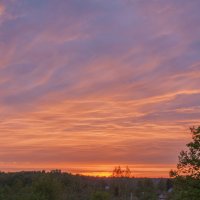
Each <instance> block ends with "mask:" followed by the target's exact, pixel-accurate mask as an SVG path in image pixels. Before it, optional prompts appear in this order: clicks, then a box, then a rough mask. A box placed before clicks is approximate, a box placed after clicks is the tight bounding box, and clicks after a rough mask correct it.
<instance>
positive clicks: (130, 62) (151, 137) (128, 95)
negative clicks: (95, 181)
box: [0, 0, 200, 177]
mask: <svg viewBox="0 0 200 200" xmlns="http://www.w3.org/2000/svg"><path fill="white" fill-rule="evenodd" d="M199 8H200V1H199V0H167V1H165V0H0V171H19V170H40V169H47V170H48V169H55V168H58V169H62V170H64V171H70V172H73V173H83V174H90V175H107V174H109V171H112V169H113V167H114V166H116V165H121V166H122V167H124V166H126V165H129V166H130V168H131V169H132V171H133V173H134V175H135V176H148V177H159V176H162V177H167V176H168V171H169V170H170V169H171V168H174V167H175V166H176V163H177V161H178V159H177V157H178V154H179V152H180V151H181V150H182V149H184V148H185V144H186V143H188V142H189V141H190V134H189V129H188V128H189V127H190V126H192V125H197V124H198V123H199V122H200V12H199Z"/></svg>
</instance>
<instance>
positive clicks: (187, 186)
mask: <svg viewBox="0 0 200 200" xmlns="http://www.w3.org/2000/svg"><path fill="white" fill-rule="evenodd" d="M190 130H191V134H192V141H191V142H190V143H188V144H187V147H188V149H187V150H185V151H181V152H180V155H179V162H178V164H177V170H175V171H171V172H170V176H171V177H173V178H174V196H173V199H180V200H188V199H190V200H199V199H200V126H198V127H192V128H190Z"/></svg>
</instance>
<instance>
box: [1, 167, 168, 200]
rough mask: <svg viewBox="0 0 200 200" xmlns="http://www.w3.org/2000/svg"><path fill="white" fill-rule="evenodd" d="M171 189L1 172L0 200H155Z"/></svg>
mask: <svg viewBox="0 0 200 200" xmlns="http://www.w3.org/2000/svg"><path fill="white" fill-rule="evenodd" d="M171 188H172V181H171V179H150V178H127V177H113V178H99V177H87V176H80V175H72V174H69V173H63V172H61V171H60V170H53V171H51V172H45V171H40V172H16V173H4V172H0V200H157V199H158V197H159V196H166V195H167V194H168V193H169V191H170V190H171Z"/></svg>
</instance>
